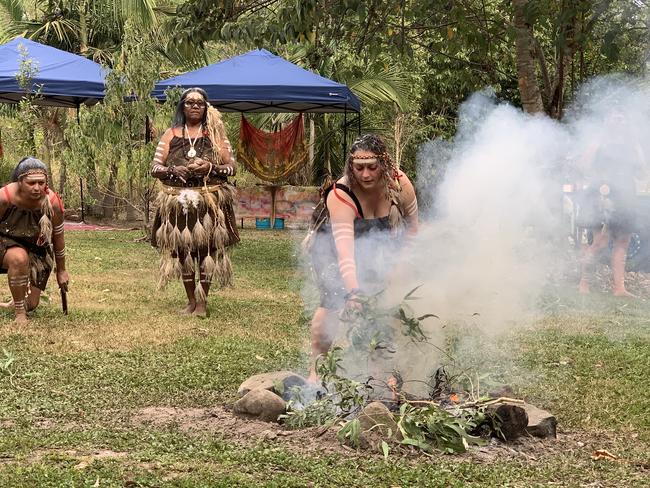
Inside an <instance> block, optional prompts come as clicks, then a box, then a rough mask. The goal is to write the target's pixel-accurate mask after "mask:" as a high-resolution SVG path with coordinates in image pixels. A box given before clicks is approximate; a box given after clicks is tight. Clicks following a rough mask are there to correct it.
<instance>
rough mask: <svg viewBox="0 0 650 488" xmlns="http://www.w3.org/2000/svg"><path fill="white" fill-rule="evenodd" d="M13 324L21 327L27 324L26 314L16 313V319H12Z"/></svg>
mask: <svg viewBox="0 0 650 488" xmlns="http://www.w3.org/2000/svg"><path fill="white" fill-rule="evenodd" d="M14 323H15V324H19V325H23V324H26V323H27V314H26V313H25V312H23V313H17V314H16V318H15V319H14Z"/></svg>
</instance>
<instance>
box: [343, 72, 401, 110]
mask: <svg viewBox="0 0 650 488" xmlns="http://www.w3.org/2000/svg"><path fill="white" fill-rule="evenodd" d="M347 85H348V86H349V87H350V89H351V90H352V91H353V92H354V93H355V94H356V95H357V96H358V97H359V99H360V100H361V102H362V103H368V102H391V103H395V104H397V106H398V107H399V108H400V110H402V111H407V110H408V107H409V101H408V100H407V94H408V87H407V86H406V77H405V76H404V75H403V74H402V72H401V71H400V70H399V69H397V68H395V67H389V68H385V69H381V70H378V71H376V72H371V73H368V74H366V75H364V76H363V77H361V78H357V79H353V80H350V81H348V83H347Z"/></svg>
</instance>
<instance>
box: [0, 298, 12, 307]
mask: <svg viewBox="0 0 650 488" xmlns="http://www.w3.org/2000/svg"><path fill="white" fill-rule="evenodd" d="M0 308H5V309H6V308H14V301H13V300H9V301H8V302H0Z"/></svg>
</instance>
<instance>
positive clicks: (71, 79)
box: [0, 37, 107, 221]
mask: <svg viewBox="0 0 650 488" xmlns="http://www.w3.org/2000/svg"><path fill="white" fill-rule="evenodd" d="M21 46H22V48H21ZM21 51H22V52H21ZM25 59H28V60H30V61H31V62H32V63H33V68H34V71H35V75H34V78H33V79H32V80H31V82H32V89H31V90H30V91H29V93H32V94H36V93H38V94H39V96H38V97H37V98H36V99H34V100H33V103H35V104H38V105H45V106H50V107H68V108H76V109H77V117H79V107H80V106H81V105H82V104H84V105H93V104H95V103H97V102H99V101H100V100H103V98H104V95H105V91H106V86H105V83H104V81H105V78H106V74H107V70H106V69H105V68H103V67H102V66H101V65H100V64H98V63H95V62H94V61H92V60H90V59H86V58H84V57H83V56H79V55H77V54H72V53H69V52H67V51H61V50H60V49H56V48H54V47H51V46H47V45H45V44H40V43H38V42H35V41H30V40H29V39H25V38H23V37H17V38H16V39H14V40H12V41H10V42H8V43H6V44H3V45H1V46H0V103H11V104H15V103H18V102H20V100H21V99H22V98H23V97H24V96H25V95H26V92H25V90H23V88H21V87H20V85H19V83H18V80H17V78H16V75H17V74H18V73H20V69H21V63H22V62H23V61H24V60H25ZM79 184H80V190H81V195H80V196H81V220H82V221H84V194H83V180H82V179H81V178H79Z"/></svg>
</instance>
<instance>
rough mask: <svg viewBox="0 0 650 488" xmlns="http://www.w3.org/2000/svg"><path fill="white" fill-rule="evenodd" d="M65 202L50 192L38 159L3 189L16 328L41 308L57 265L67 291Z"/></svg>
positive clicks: (3, 244) (5, 259)
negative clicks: (40, 302)
mask: <svg viewBox="0 0 650 488" xmlns="http://www.w3.org/2000/svg"><path fill="white" fill-rule="evenodd" d="M63 210H64V209H63V202H62V201H61V198H60V197H59V195H57V194H56V193H55V192H53V191H51V190H49V189H48V186H47V167H46V166H45V164H44V163H43V162H42V161H40V160H38V159H36V158H33V157H27V158H24V159H23V160H21V161H20V162H19V163H18V165H17V166H16V169H15V170H14V172H13V174H12V177H11V183H9V184H8V185H6V186H4V187H2V189H0V262H1V263H2V265H1V269H0V272H3V273H7V275H8V277H9V290H10V291H11V297H12V300H11V301H10V302H8V303H5V304H3V307H4V308H13V309H14V311H15V317H16V322H26V321H27V313H28V312H29V311H31V310H34V309H35V308H36V307H37V306H38V302H39V300H40V297H41V292H42V291H43V290H45V287H46V285H47V282H48V279H49V277H50V273H51V272H52V268H53V265H54V263H56V281H57V283H58V285H59V287H60V288H61V289H62V290H64V291H67V289H68V282H69V281H70V277H69V275H68V272H67V271H66V269H65V240H64V234H63Z"/></svg>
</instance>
